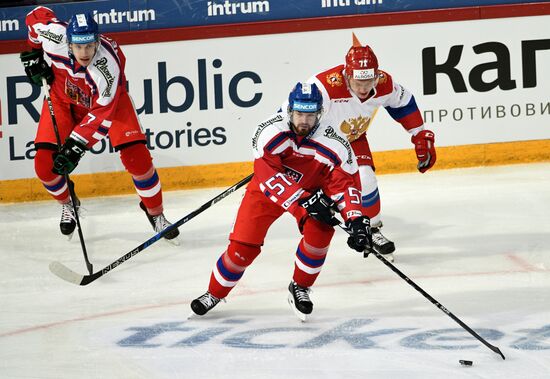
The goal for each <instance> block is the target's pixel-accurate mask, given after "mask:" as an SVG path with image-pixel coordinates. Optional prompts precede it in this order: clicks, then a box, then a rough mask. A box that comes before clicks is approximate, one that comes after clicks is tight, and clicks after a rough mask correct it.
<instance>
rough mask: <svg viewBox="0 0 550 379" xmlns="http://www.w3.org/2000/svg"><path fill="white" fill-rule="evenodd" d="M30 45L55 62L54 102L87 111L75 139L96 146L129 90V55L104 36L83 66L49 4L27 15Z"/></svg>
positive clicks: (53, 65)
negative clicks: (125, 73) (70, 52)
mask: <svg viewBox="0 0 550 379" xmlns="http://www.w3.org/2000/svg"><path fill="white" fill-rule="evenodd" d="M26 24H27V27H28V41H27V42H28V44H29V45H30V46H31V47H32V48H35V49H43V50H44V52H45V53H46V57H47V58H49V60H50V61H51V67H52V70H53V72H54V81H53V83H52V85H51V96H52V99H53V100H54V101H62V102H67V103H69V102H70V103H71V104H74V106H77V107H82V108H85V109H86V110H87V112H88V113H87V115H86V116H85V117H84V118H83V119H82V121H81V122H80V124H79V125H76V126H75V128H74V129H73V131H72V133H71V138H74V139H76V140H79V141H81V142H82V143H84V144H85V145H86V146H88V147H92V146H93V145H94V144H95V143H96V142H97V141H99V140H100V139H102V138H104V137H105V136H106V135H107V133H108V132H109V128H110V127H111V123H112V122H111V118H112V115H113V114H114V111H115V110H116V107H117V103H118V99H119V97H120V95H121V94H123V93H125V92H126V78H125V76H124V65H125V61H126V59H125V57H124V54H123V53H122V51H121V50H120V49H119V48H118V46H117V44H116V42H114V41H112V40H110V39H108V38H106V37H104V36H101V37H100V44H99V48H98V50H97V52H96V54H95V55H94V57H93V59H92V62H91V63H90V64H89V65H88V66H87V67H83V66H80V65H79V64H78V62H76V60H74V59H72V58H71V57H70V56H69V50H68V44H67V37H66V26H67V24H66V23H64V22H61V21H59V20H57V18H56V17H55V14H54V13H53V12H52V11H51V10H50V9H48V8H46V7H37V8H35V9H34V10H33V11H31V12H30V13H29V14H28V15H27V18H26Z"/></svg>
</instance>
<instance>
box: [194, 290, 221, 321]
mask: <svg viewBox="0 0 550 379" xmlns="http://www.w3.org/2000/svg"><path fill="white" fill-rule="evenodd" d="M221 300H222V299H218V298H217V297H215V296H212V294H211V293H210V292H208V291H207V292H206V293H205V294H204V295H202V296H199V297H197V298H196V299H195V300H193V301H192V302H191V310H192V311H193V313H194V314H196V315H198V316H204V315H205V314H206V313H208V311H209V310H211V309H212V308H214V307H215V306H216V305H218V303H219V302H220V301H221Z"/></svg>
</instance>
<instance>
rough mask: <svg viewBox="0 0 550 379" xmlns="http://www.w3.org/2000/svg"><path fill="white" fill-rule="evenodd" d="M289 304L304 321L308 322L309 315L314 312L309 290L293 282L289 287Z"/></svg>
mask: <svg viewBox="0 0 550 379" xmlns="http://www.w3.org/2000/svg"><path fill="white" fill-rule="evenodd" d="M288 291H289V292H290V293H289V294H288V304H290V308H292V310H293V311H294V313H295V314H296V316H298V318H299V319H300V320H302V321H306V318H307V315H308V314H310V313H311V312H312V311H313V303H312V302H311V300H310V299H309V292H310V289H309V288H305V287H300V286H299V285H297V284H296V282H294V281H292V282H290V284H289V285H288Z"/></svg>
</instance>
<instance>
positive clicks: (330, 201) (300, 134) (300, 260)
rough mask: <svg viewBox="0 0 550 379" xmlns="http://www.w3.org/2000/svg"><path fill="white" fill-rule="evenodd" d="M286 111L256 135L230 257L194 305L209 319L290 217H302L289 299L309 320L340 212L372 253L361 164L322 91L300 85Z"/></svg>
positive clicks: (354, 243)
mask: <svg viewBox="0 0 550 379" xmlns="http://www.w3.org/2000/svg"><path fill="white" fill-rule="evenodd" d="M288 101H289V104H288V108H287V111H286V112H280V113H277V114H275V115H273V116H271V117H270V118H268V119H267V120H266V121H264V122H262V123H260V124H259V125H258V126H257V127H256V129H255V131H254V134H253V139H252V149H253V153H254V177H253V179H252V181H251V182H250V184H249V185H248V187H247V189H246V193H245V195H244V198H243V200H242V203H241V205H240V207H239V210H238V213H237V218H236V221H235V224H234V226H233V230H232V232H231V234H230V235H229V245H228V247H227V250H225V252H223V254H222V255H221V256H220V257H219V259H218V260H217V262H216V264H215V265H214V268H213V271H212V274H211V276H210V283H209V286H208V291H207V292H206V293H205V294H204V295H202V296H200V297H198V298H197V299H195V300H193V301H192V303H191V309H192V311H193V312H194V313H195V314H197V315H204V314H206V313H207V312H208V311H209V310H211V309H212V308H213V307H214V306H215V305H216V304H218V303H219V301H220V300H221V299H224V298H225V297H226V296H227V295H228V294H229V292H230V291H231V290H232V289H233V287H234V286H235V285H236V284H237V282H238V281H239V279H240V278H241V277H242V276H243V274H244V271H245V269H246V268H247V267H248V266H249V265H250V264H251V263H252V262H253V261H254V259H255V258H256V257H257V256H258V255H259V254H260V250H261V246H262V245H263V243H264V238H265V236H266V233H267V231H268V229H269V227H270V226H271V225H272V223H273V222H274V221H275V220H277V219H278V218H279V217H280V216H281V215H282V214H283V213H285V212H289V213H290V214H291V215H292V216H294V217H295V219H296V222H297V225H298V228H299V230H300V232H301V234H302V239H301V240H300V242H299V244H298V248H297V249H296V256H295V266H294V274H293V278H292V281H291V282H290V284H289V287H288V290H289V295H288V300H289V303H290V304H291V307H292V308H293V310H294V311H295V313H296V314H297V315H298V317H300V318H301V319H302V320H304V321H305V319H306V316H307V315H308V314H310V313H311V312H312V310H313V303H312V302H311V299H310V298H309V288H310V287H311V286H312V285H313V284H314V283H315V280H316V279H317V276H318V275H319V273H320V271H321V268H322V267H323V263H324V261H325V257H326V255H327V252H328V247H329V243H330V241H331V239H332V236H333V234H334V226H335V225H336V224H338V223H339V222H338V220H337V219H336V217H335V216H334V212H335V210H336V211H339V213H340V215H341V216H342V218H343V219H344V221H345V225H346V226H347V228H348V230H349V231H350V236H349V238H348V241H347V242H348V245H349V246H350V247H351V248H353V249H355V250H357V251H360V252H363V251H365V249H370V246H371V245H370V244H371V242H370V230H369V229H370V228H369V219H368V217H365V216H363V215H362V213H361V192H360V190H359V189H358V188H359V185H360V183H359V175H358V171H357V162H356V159H355V156H354V154H353V151H352V149H351V146H350V145H349V143H348V141H347V140H346V138H345V137H344V136H343V135H341V134H339V133H336V131H335V130H334V128H333V127H332V125H330V124H328V123H324V122H323V121H322V119H321V114H322V112H323V108H322V104H323V97H322V95H321V93H320V92H319V89H318V88H317V86H316V85H311V84H307V83H298V84H297V85H296V86H295V87H294V89H293V90H292V92H290V94H289V98H288Z"/></svg>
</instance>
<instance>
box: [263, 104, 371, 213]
mask: <svg viewBox="0 0 550 379" xmlns="http://www.w3.org/2000/svg"><path fill="white" fill-rule="evenodd" d="M252 147H253V151H254V179H253V183H252V185H257V186H259V188H260V189H261V191H262V192H263V193H264V194H265V195H266V196H267V197H268V198H269V199H271V200H272V201H273V202H275V203H276V204H278V205H280V206H281V207H282V208H284V209H285V210H288V211H290V212H291V213H293V212H294V210H295V209H296V207H297V206H298V200H299V199H302V198H304V197H306V196H307V195H309V194H310V193H313V192H314V191H316V190H317V189H319V188H321V189H323V191H324V192H325V194H327V195H329V196H331V197H332V198H333V199H334V200H335V201H336V202H337V204H338V208H339V210H340V214H341V215H342V217H343V218H344V221H346V220H348V219H349V218H355V217H357V216H361V214H362V213H361V193H360V189H361V185H360V181H359V173H358V166H357V161H356V159H355V156H354V153H353V150H352V148H351V146H350V144H349V142H348V141H347V140H346V138H345V137H344V136H343V135H341V134H340V133H337V131H336V130H334V128H333V127H332V126H331V125H330V124H329V123H327V122H324V121H323V119H321V123H320V125H318V126H317V127H316V128H315V129H313V130H312V131H311V133H309V135H307V136H305V137H299V136H297V135H296V134H295V133H294V132H293V131H292V130H291V128H290V126H289V120H288V115H287V114H286V113H277V114H275V115H273V116H272V117H270V118H269V119H267V120H266V121H264V122H262V123H260V124H259V125H258V127H257V128H256V129H255V131H254V137H253V140H252Z"/></svg>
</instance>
